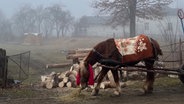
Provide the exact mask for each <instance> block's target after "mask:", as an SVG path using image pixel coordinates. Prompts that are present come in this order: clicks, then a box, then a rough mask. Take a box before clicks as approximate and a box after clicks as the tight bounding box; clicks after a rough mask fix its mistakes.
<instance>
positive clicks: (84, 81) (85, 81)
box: [77, 61, 94, 89]
mask: <svg viewBox="0 0 184 104" xmlns="http://www.w3.org/2000/svg"><path fill="white" fill-rule="evenodd" d="M93 76H94V74H93V70H92V66H91V65H90V64H88V63H87V62H83V61H82V62H80V64H79V71H78V74H77V85H79V84H81V88H82V89H84V88H86V87H87V86H88V85H93V84H94V78H93Z"/></svg>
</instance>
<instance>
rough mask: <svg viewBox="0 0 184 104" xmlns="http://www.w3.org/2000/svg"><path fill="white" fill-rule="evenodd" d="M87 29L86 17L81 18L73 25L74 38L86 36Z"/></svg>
mask: <svg viewBox="0 0 184 104" xmlns="http://www.w3.org/2000/svg"><path fill="white" fill-rule="evenodd" d="M88 27H89V23H88V19H87V17H86V16H83V17H81V18H80V19H79V21H77V22H76V23H75V25H74V33H73V35H75V36H84V35H86V34H87V28H88Z"/></svg>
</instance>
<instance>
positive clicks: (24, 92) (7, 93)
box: [0, 88, 38, 98]
mask: <svg viewBox="0 0 184 104" xmlns="http://www.w3.org/2000/svg"><path fill="white" fill-rule="evenodd" d="M37 94H38V93H37V92H36V91H33V90H31V89H17V88H13V89H4V90H1V93H0V96H3V97H7V98H24V97H26V98H32V97H36V96H37Z"/></svg>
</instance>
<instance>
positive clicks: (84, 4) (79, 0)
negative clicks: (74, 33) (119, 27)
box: [0, 0, 95, 18]
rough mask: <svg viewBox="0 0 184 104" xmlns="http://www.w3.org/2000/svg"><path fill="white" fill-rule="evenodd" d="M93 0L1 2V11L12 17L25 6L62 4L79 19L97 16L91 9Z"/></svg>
mask: <svg viewBox="0 0 184 104" xmlns="http://www.w3.org/2000/svg"><path fill="white" fill-rule="evenodd" d="M91 1H92V0H0V10H1V11H2V12H3V13H4V14H5V15H6V16H7V17H10V16H12V15H13V13H15V12H16V11H18V10H19V8H20V7H22V6H23V5H25V4H26V5H27V4H30V5H31V6H32V7H37V6H39V5H43V6H50V5H53V4H61V5H63V6H64V9H66V10H69V11H70V12H71V14H72V15H73V16H75V17H77V18H79V17H81V16H83V15H95V14H94V12H93V8H91V7H90V3H91Z"/></svg>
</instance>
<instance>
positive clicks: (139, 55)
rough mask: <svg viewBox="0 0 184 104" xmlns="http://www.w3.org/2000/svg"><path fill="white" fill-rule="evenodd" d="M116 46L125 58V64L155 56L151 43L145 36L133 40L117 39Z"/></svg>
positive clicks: (123, 60)
mask: <svg viewBox="0 0 184 104" xmlns="http://www.w3.org/2000/svg"><path fill="white" fill-rule="evenodd" d="M115 44H116V47H117V49H118V50H119V53H121V55H122V56H123V59H122V62H123V63H125V62H131V61H139V60H142V59H145V58H149V57H152V56H153V51H152V50H153V49H152V46H151V42H150V40H149V38H148V37H147V36H145V35H143V34H141V35H138V36H136V37H133V38H127V39H115Z"/></svg>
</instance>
